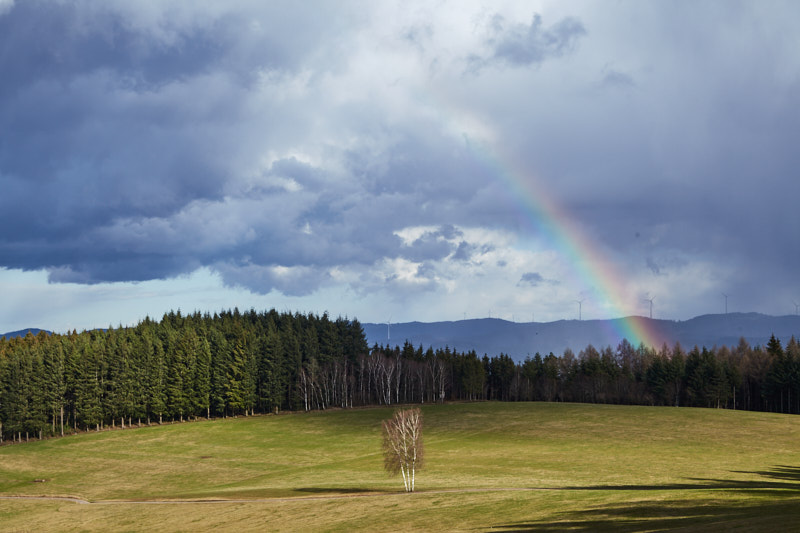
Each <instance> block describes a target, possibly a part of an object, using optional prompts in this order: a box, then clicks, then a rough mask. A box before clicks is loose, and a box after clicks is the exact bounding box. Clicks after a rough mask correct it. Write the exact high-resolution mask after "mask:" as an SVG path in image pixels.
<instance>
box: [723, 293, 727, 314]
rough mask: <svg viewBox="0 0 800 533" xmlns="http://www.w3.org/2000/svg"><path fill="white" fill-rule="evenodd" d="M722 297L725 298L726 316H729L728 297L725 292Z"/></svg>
mask: <svg viewBox="0 0 800 533" xmlns="http://www.w3.org/2000/svg"><path fill="white" fill-rule="evenodd" d="M722 295H723V296H724V297H725V314H726V315H727V314H728V295H727V294H725V293H724V292H723V293H722Z"/></svg>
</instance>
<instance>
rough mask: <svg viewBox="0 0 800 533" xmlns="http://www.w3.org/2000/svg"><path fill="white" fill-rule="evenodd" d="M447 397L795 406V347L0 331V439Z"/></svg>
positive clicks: (194, 322) (343, 323) (293, 333)
mask: <svg viewBox="0 0 800 533" xmlns="http://www.w3.org/2000/svg"><path fill="white" fill-rule="evenodd" d="M459 400H498V401H563V402H590V403H619V404H639V405H670V406H697V407H715V408H727V409H748V410H760V411H773V412H780V413H793V414H798V413H800V345H799V344H798V342H797V341H796V339H795V338H794V337H792V338H791V339H790V340H789V341H788V342H787V344H786V347H785V348H784V347H783V346H782V345H781V342H780V341H779V340H777V339H776V338H775V337H774V336H773V337H772V338H771V339H770V340H769V342H768V343H767V345H766V346H765V347H761V346H755V347H751V346H750V345H749V344H748V343H747V342H746V341H744V340H741V341H740V342H739V344H738V345H737V346H733V347H726V346H722V347H713V348H710V349H709V348H705V347H703V348H699V347H693V348H691V349H690V350H688V351H685V350H684V349H683V348H682V347H681V346H680V345H675V346H673V347H668V346H666V345H664V346H663V347H662V348H661V349H659V350H656V349H653V348H648V347H645V346H644V345H640V346H639V347H634V346H632V345H631V344H630V343H629V342H627V341H625V340H623V341H622V342H621V343H620V344H619V345H618V346H617V347H616V348H612V347H610V346H608V347H605V348H602V349H600V350H598V349H596V348H595V347H593V346H591V345H590V346H587V347H586V348H584V349H583V350H581V351H580V352H579V353H578V354H577V355H576V354H575V353H574V352H572V351H571V350H569V349H568V350H565V352H564V353H563V354H561V355H560V356H556V355H554V354H553V353H549V354H547V355H545V356H542V355H540V354H538V353H537V354H535V356H533V357H528V358H526V359H525V360H524V361H522V362H515V361H514V360H513V359H512V358H511V357H510V356H508V355H505V354H499V355H493V356H491V357H490V356H489V355H483V356H482V357H479V356H478V354H476V353H475V351H469V352H458V351H457V350H455V349H450V348H444V349H436V350H434V349H432V348H427V349H424V348H423V347H422V346H419V347H414V346H412V345H411V344H410V343H408V342H406V343H404V345H403V346H402V347H401V346H394V347H390V346H379V345H374V346H372V347H371V348H370V347H369V346H368V345H367V341H366V338H365V336H364V332H363V329H362V327H361V325H360V323H359V322H358V321H357V320H348V319H345V318H341V317H339V318H337V319H335V320H332V319H331V318H330V317H329V316H328V315H327V314H323V315H321V316H318V315H314V314H306V315H304V314H300V313H295V314H291V313H288V312H284V313H278V312H277V311H275V310H274V309H273V310H270V311H265V312H256V311H255V310H250V311H247V312H240V311H239V310H238V309H234V310H232V311H224V312H221V313H214V314H213V315H210V314H208V313H205V314H200V313H199V312H196V313H194V314H188V315H182V314H181V313H180V311H178V312H170V313H167V314H165V315H164V316H163V317H162V319H161V320H160V321H155V320H152V319H150V318H146V319H145V320H143V321H142V322H140V323H139V324H137V325H136V326H134V327H118V328H108V329H107V330H91V331H84V332H82V333H78V332H76V331H73V332H71V333H69V334H65V335H61V334H53V335H48V334H46V333H45V332H40V333H39V334H38V335H35V336H34V335H31V334H28V335H27V336H26V337H23V338H12V339H5V338H0V440H4V441H6V442H8V441H22V440H28V439H30V438H44V437H50V436H57V435H64V434H66V433H73V432H76V431H86V430H101V429H104V428H107V427H122V428H124V427H127V426H133V425H142V424H153V423H165V422H167V421H169V422H177V421H184V420H188V419H196V418H198V417H203V418H212V417H227V416H240V415H250V414H256V413H276V412H280V411H284V410H295V411H298V410H306V411H307V410H317V409H328V408H332V407H336V408H350V407H355V406H367V405H394V404H410V403H420V404H422V403H431V402H444V401H459Z"/></svg>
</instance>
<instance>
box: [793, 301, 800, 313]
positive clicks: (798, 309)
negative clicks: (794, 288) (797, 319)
mask: <svg viewBox="0 0 800 533" xmlns="http://www.w3.org/2000/svg"><path fill="white" fill-rule="evenodd" d="M792 303H793V304H794V314H796V315H800V305H798V304H797V302H795V301H794V300H792Z"/></svg>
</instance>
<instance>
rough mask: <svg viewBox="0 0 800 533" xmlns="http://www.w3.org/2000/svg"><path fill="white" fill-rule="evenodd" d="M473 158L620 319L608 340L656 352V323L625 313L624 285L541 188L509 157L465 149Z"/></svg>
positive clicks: (478, 148) (659, 339) (658, 340)
mask: <svg viewBox="0 0 800 533" xmlns="http://www.w3.org/2000/svg"><path fill="white" fill-rule="evenodd" d="M469 146H470V148H471V151H472V154H473V155H474V156H476V158H477V159H478V160H479V161H480V162H482V163H483V164H484V165H485V166H486V167H487V168H488V169H489V171H490V172H491V173H492V175H493V176H495V177H497V179H499V180H502V182H503V184H504V185H505V187H506V188H507V189H508V190H509V192H510V193H511V194H512V195H513V197H514V198H516V200H517V201H518V202H519V204H520V208H521V210H522V212H523V213H524V215H525V217H526V219H527V223H528V224H530V226H531V229H532V230H533V231H534V232H536V233H537V234H539V235H541V236H542V237H543V238H544V239H545V240H546V241H547V242H548V243H549V244H550V245H551V246H553V248H555V249H556V250H557V251H558V252H559V253H560V254H561V255H562V257H563V258H564V259H566V261H567V262H568V263H569V264H570V265H571V266H572V269H573V272H572V275H573V276H574V277H575V279H576V280H578V281H579V282H580V283H581V284H584V285H585V286H587V287H591V288H592V289H593V292H594V293H595V294H596V295H597V296H598V297H599V299H601V300H605V302H606V308H607V309H608V312H609V315H611V316H617V317H621V318H617V319H613V320H607V321H606V323H607V324H608V325H609V327H610V328H613V330H614V331H611V332H610V334H611V335H610V336H612V337H615V338H617V339H618V340H619V341H621V340H622V339H623V338H624V339H627V340H628V341H629V342H630V343H631V344H633V345H634V346H638V345H640V344H644V345H645V346H646V347H649V348H656V349H657V348H659V347H660V346H661V344H662V343H663V342H664V340H665V339H664V337H663V335H662V334H661V333H660V332H659V329H658V327H657V322H656V321H654V320H651V319H648V318H645V317H642V316H636V315H634V314H632V313H631V312H630V308H629V307H628V305H626V302H625V301H624V296H623V295H624V294H625V292H626V291H625V289H624V283H623V280H622V277H621V275H620V273H619V271H618V270H617V269H616V268H615V265H614V264H613V263H612V262H611V261H610V260H609V258H608V257H606V255H605V254H604V253H603V252H602V251H601V250H600V249H599V248H598V247H597V246H596V245H595V244H594V243H592V241H590V240H589V239H588V238H587V236H586V234H585V233H584V232H583V231H582V230H581V228H580V227H578V226H577V225H576V224H575V222H573V217H571V216H570V213H568V212H567V211H566V210H564V209H563V208H562V207H561V205H560V203H559V202H558V201H557V200H556V199H555V198H553V197H552V195H550V194H549V193H548V191H547V190H546V188H545V187H544V186H543V185H542V184H540V183H539V182H538V181H537V180H536V179H535V178H534V177H533V176H531V175H530V173H529V172H528V171H526V170H522V169H521V168H519V165H515V164H513V158H511V157H508V156H505V155H501V154H499V151H498V149H491V150H490V149H488V148H486V147H484V146H483V145H481V144H480V143H478V144H476V143H472V142H470V144H469Z"/></svg>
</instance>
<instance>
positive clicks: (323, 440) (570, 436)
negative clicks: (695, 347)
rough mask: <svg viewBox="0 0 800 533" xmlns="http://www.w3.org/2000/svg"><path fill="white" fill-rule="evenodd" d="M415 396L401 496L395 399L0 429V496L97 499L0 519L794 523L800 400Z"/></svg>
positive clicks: (13, 508)
mask: <svg viewBox="0 0 800 533" xmlns="http://www.w3.org/2000/svg"><path fill="white" fill-rule="evenodd" d="M423 411H424V416H425V448H426V461H427V465H426V467H425V469H424V470H423V471H422V472H420V473H419V475H418V478H417V489H418V492H417V493H415V494H410V495H407V494H401V493H398V491H399V490H401V489H402V481H401V480H399V479H397V478H389V477H387V476H386V474H384V472H383V470H382V457H381V453H380V421H381V420H383V419H385V418H388V417H389V416H391V413H392V410H391V409H364V410H350V411H328V412H322V413H308V414H287V415H280V416H257V417H249V418H238V419H227V420H214V421H203V422H197V423H184V424H174V425H164V426H157V427H149V428H140V429H127V430H124V431H107V432H101V433H90V434H84V435H79V436H71V437H66V438H63V439H52V440H48V441H43V442H31V443H27V444H21V445H12V446H3V447H2V448H0V496H12V495H26V496H69V497H75V498H79V499H83V500H87V501H89V502H92V503H91V504H81V503H75V502H71V501H57V500H46V499H40V500H16V499H15V500H0V531H70V530H76V531H108V530H122V531H146V530H149V531H152V530H169V531H199V530H223V531H224V530H238V531H248V530H261V531H263V530H281V531H286V530H307V531H320V530H339V531H352V530H373V531H387V530H464V531H488V530H495V531H562V530H569V529H571V530H575V531H598V530H608V531H664V530H681V529H684V530H707V531H718V530H737V531H791V530H798V531H800V418H798V417H793V416H786V415H775V414H764V413H748V412H742V411H725V410H708V409H676V408H648V407H628V406H599V405H579V404H545V403H527V404H499V403H474V404H456V405H445V406H429V407H425V408H424V409H423ZM35 479H40V480H41V479H44V480H46V481H45V482H34V480H35ZM201 500H205V501H201ZM208 500H215V501H213V502H211V503H209V502H208ZM216 500H229V501H216ZM230 500H234V501H230Z"/></svg>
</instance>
